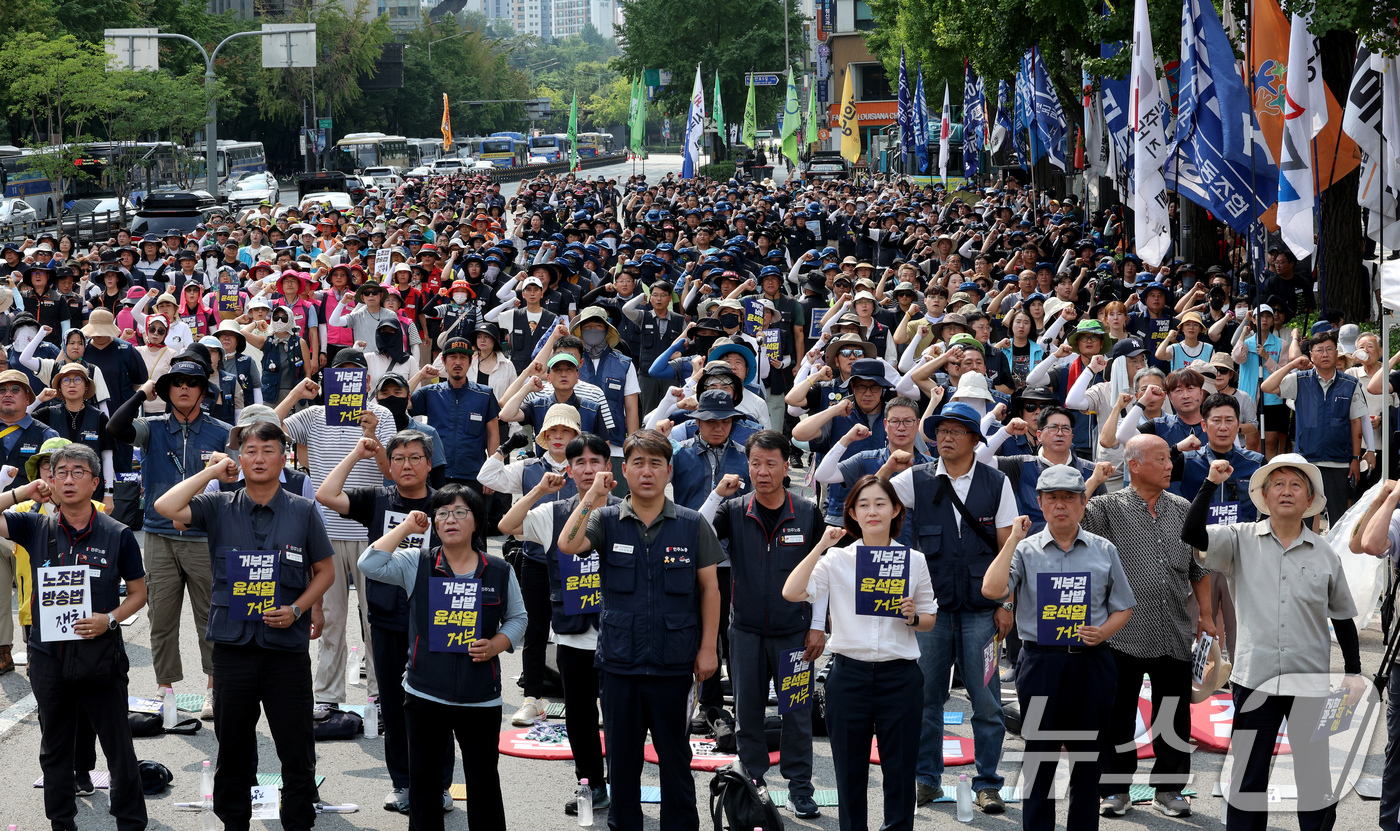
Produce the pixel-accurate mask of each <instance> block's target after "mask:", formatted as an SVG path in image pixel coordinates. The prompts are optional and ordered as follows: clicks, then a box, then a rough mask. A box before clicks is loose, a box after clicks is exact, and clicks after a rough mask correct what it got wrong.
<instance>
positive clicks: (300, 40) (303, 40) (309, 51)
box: [261, 23, 316, 69]
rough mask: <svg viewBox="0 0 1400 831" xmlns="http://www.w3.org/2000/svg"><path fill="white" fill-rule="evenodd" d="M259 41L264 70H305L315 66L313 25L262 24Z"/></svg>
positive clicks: (314, 33)
mask: <svg viewBox="0 0 1400 831" xmlns="http://www.w3.org/2000/svg"><path fill="white" fill-rule="evenodd" d="M308 30H309V31H308ZM261 40H262V47H263V48H262V65H263V68H265V69H274V68H281V69H287V68H290V67H303V68H305V67H314V66H315V65H316V31H315V25H314V24H312V25H310V26H308V25H307V24H305V23H264V24H263V25H262V38H261Z"/></svg>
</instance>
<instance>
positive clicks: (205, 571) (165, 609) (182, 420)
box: [0, 358, 230, 718]
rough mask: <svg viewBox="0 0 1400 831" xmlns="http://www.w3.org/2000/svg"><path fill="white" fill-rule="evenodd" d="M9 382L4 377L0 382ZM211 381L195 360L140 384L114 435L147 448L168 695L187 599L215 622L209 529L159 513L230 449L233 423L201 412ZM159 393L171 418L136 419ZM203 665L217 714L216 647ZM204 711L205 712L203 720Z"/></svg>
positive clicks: (153, 567) (157, 615) (160, 651)
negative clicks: (166, 499)
mask: <svg viewBox="0 0 1400 831" xmlns="http://www.w3.org/2000/svg"><path fill="white" fill-rule="evenodd" d="M0 379H3V376H0ZM208 387H209V375H208V374H207V370H206V369H205V366H204V365H203V364H201V363H199V362H198V361H196V360H194V359H192V358H191V359H188V360H185V359H181V360H177V361H175V362H173V363H172V364H171V366H170V371H169V372H167V373H166V374H164V375H162V376H161V377H160V378H158V379H157V380H155V381H147V382H146V383H145V384H143V385H141V388H140V389H139V390H137V391H136V394H135V395H133V396H132V397H131V398H130V399H129V400H128V401H127V402H126V403H125V404H123V405H121V406H120V407H118V408H117V411H116V412H115V413H113V414H112V419H111V421H109V422H108V423H107V429H108V431H109V432H111V434H112V437H113V438H115V439H116V440H117V441H118V442H126V443H128V444H131V445H132V446H133V447H139V448H141V449H142V464H141V484H142V488H143V489H144V491H145V494H146V515H145V518H144V521H143V524H144V526H145V530H146V533H145V541H144V549H145V555H146V571H147V573H148V574H149V575H150V577H149V579H148V580H147V588H148V589H149V592H150V605H151V608H150V612H151V657H152V662H153V663H154V665H155V671H156V683H157V684H158V685H159V686H160V687H161V688H162V689H163V690H164V691H165V694H166V695H173V694H174V693H173V689H172V688H173V685H174V684H175V682H176V681H180V680H182V679H183V678H184V677H185V676H184V668H183V666H182V664H181V662H180V609H181V606H182V605H183V603H184V601H183V597H182V596H183V595H184V594H186V593H188V594H189V597H190V611H192V612H193V613H194V620H195V622H197V623H199V624H200V625H203V624H204V623H205V621H207V620H208V619H209V603H210V600H209V598H210V581H211V575H210V573H209V544H208V540H207V539H206V537H207V535H206V534H205V532H204V531H202V530H200V529H197V528H191V527H189V523H185V525H184V526H183V527H182V528H179V529H177V528H176V527H175V524H174V523H173V522H171V521H170V520H169V519H168V518H166V517H164V516H162V515H161V514H160V513H158V512H157V511H156V509H155V503H156V501H157V500H158V499H160V497H162V496H164V495H165V493H166V491H169V490H170V489H171V488H173V487H175V486H176V485H177V484H178V483H180V482H181V481H182V480H184V481H189V477H190V476H193V475H194V474H195V473H196V472H197V471H199V470H201V469H203V468H204V466H205V465H206V464H207V463H208V462H209V459H210V457H211V456H213V455H214V454H215V453H221V452H223V451H224V449H225V448H226V447H227V445H228V432H229V429H230V425H228V424H226V423H224V422H222V421H219V420H218V419H215V418H212V417H210V416H209V415H208V414H207V413H205V412H204V411H203V410H202V409H201V407H200V404H201V402H203V401H204V395H205V393H206V392H207V391H208ZM157 395H159V396H160V398H161V399H162V400H164V401H165V402H166V404H167V405H169V407H170V412H168V413H166V414H165V415H158V416H149V417H142V418H137V417H136V415H137V413H138V412H139V411H140V409H141V406H142V405H143V404H145V403H146V402H147V401H149V400H151V399H152V398H154V397H155V396H157ZM199 655H200V661H201V663H202V664H203V669H204V674H205V675H206V676H209V682H208V685H209V693H208V697H206V699H205V701H204V709H205V710H206V711H207V714H208V715H209V716H210V717H211V718H212V717H213V712H214V702H213V700H212V698H213V695H214V692H213V686H214V682H213V678H212V675H213V672H214V661H213V648H212V646H211V644H210V643H209V642H208V641H207V640H205V639H200V642H199ZM203 715H205V713H201V717H202V716H203Z"/></svg>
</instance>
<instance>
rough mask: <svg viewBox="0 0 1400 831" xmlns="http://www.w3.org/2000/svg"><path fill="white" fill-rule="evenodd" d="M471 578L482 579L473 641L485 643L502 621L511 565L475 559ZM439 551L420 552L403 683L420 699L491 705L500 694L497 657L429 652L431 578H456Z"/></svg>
mask: <svg viewBox="0 0 1400 831" xmlns="http://www.w3.org/2000/svg"><path fill="white" fill-rule="evenodd" d="M478 560H479V562H478V563H477V569H476V574H474V575H472V576H473V577H475V578H476V579H478V580H480V581H481V607H480V612H479V614H478V615H477V618H476V637H477V639H478V640H490V639H491V638H492V637H493V636H494V635H495V634H496V633H497V632H499V631H500V629H501V622H502V621H504V620H505V617H506V593H507V592H508V591H509V590H510V566H509V565H507V564H506V561H505V560H502V559H499V558H497V557H491V556H488V555H478ZM455 576H456V575H454V574H453V573H452V570H451V569H450V568H448V566H447V561H446V559H445V558H444V557H443V556H442V549H441V548H434V549H431V550H430V551H423V552H420V554H419V559H418V574H417V576H416V577H415V578H414V583H413V597H412V598H411V600H410V601H409V605H410V607H411V612H410V614H409V619H408V620H409V623H408V671H407V672H406V673H405V674H404V681H405V682H406V683H407V684H408V686H410V687H412V688H413V689H415V690H417V691H418V692H420V693H423V694H424V695H431V696H433V697H434V698H441V699H442V700H444V701H455V702H458V703H461V704H470V703H473V702H477V701H491V700H493V699H495V698H499V697H500V695H501V659H500V657H499V656H497V657H495V658H492V659H491V660H490V661H473V660H472V656H471V655H469V654H468V653H466V652H433V651H432V650H431V649H429V648H428V641H429V638H428V630H429V628H430V619H431V615H432V611H431V609H430V607H431V606H432V604H431V603H430V602H429V601H428V596H429V587H428V586H429V584H428V579H429V578H430V577H448V578H451V577H455Z"/></svg>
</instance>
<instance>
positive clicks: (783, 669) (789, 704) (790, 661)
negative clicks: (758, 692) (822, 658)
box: [777, 649, 812, 715]
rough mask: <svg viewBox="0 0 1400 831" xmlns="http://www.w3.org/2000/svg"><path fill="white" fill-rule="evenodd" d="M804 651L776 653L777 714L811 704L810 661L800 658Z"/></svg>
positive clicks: (793, 650)
mask: <svg viewBox="0 0 1400 831" xmlns="http://www.w3.org/2000/svg"><path fill="white" fill-rule="evenodd" d="M804 651H805V650H802V649H792V650H787V651H784V652H780V653H778V680H777V688H778V715H783V714H784V713H790V712H792V711H793V710H801V709H802V708H804V707H810V706H812V662H811V661H804V660H803V659H802V653H803V652H804Z"/></svg>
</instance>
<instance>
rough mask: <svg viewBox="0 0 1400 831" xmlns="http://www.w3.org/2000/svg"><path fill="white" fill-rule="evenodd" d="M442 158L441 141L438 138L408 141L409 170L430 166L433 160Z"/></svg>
mask: <svg viewBox="0 0 1400 831" xmlns="http://www.w3.org/2000/svg"><path fill="white" fill-rule="evenodd" d="M454 146H455V145H454ZM442 156H443V152H442V139H440V138H426V139H409V140H408V166H409V167H410V168H413V167H422V166H425V165H429V164H432V162H433V160H434V159H440V158H442Z"/></svg>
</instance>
